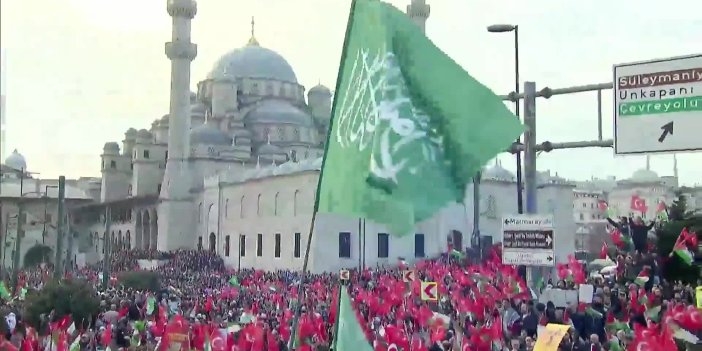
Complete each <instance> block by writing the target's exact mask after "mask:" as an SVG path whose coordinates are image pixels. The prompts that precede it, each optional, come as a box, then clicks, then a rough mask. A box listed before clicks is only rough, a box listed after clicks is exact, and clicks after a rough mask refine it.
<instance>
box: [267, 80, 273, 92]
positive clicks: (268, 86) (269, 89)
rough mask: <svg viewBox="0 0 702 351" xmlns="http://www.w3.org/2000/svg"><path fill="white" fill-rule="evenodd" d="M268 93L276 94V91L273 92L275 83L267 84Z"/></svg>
mask: <svg viewBox="0 0 702 351" xmlns="http://www.w3.org/2000/svg"><path fill="white" fill-rule="evenodd" d="M266 93H267V94H268V95H273V94H274V93H273V83H271V82H268V84H266Z"/></svg>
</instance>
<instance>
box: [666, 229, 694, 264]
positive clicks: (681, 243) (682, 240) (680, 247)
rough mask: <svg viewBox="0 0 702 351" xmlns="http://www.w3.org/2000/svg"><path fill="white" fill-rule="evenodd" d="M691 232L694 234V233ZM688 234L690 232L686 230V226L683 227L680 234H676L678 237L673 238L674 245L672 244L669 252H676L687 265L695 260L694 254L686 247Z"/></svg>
mask: <svg viewBox="0 0 702 351" xmlns="http://www.w3.org/2000/svg"><path fill="white" fill-rule="evenodd" d="M692 234H693V235H695V234H694V233H692ZM689 236H690V233H689V232H688V231H687V228H683V230H682V231H681V232H680V236H678V239H677V240H675V246H673V251H672V252H671V253H670V256H673V254H676V255H677V256H678V257H680V259H681V260H682V261H683V262H685V264H687V265H688V266H690V265H692V262H693V261H694V260H695V255H694V254H693V253H692V251H690V249H689V248H688V247H687V243H688V241H689V239H688V237H689Z"/></svg>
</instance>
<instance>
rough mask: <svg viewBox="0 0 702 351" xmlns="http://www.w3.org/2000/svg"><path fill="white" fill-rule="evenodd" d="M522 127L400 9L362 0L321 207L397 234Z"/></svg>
mask: <svg viewBox="0 0 702 351" xmlns="http://www.w3.org/2000/svg"><path fill="white" fill-rule="evenodd" d="M522 131H523V127H522V126H521V124H520V123H519V121H518V120H517V118H516V117H515V116H514V115H513V114H512V113H511V112H510V111H509V110H508V109H507V108H506V107H505V104H504V103H503V102H502V100H501V99H500V98H499V97H498V96H497V95H495V94H494V93H493V92H492V91H490V90H489V89H488V88H486V87H485V86H484V85H482V84H481V83H480V82H478V81H477V80H475V79H474V78H473V77H471V76H470V75H469V74H468V73H466V72H465V71H464V70H463V69H462V68H461V66H459V65H458V64H457V63H456V62H454V61H453V60H452V59H451V58H450V57H448V56H447V55H446V54H444V53H443V52H442V51H441V50H440V49H439V48H437V47H436V46H435V45H434V44H433V43H432V42H431V41H430V40H429V39H427V37H426V36H425V35H424V33H422V31H421V30H420V29H419V28H418V27H417V26H416V25H415V24H414V23H413V22H412V21H411V20H410V19H409V18H408V17H407V15H405V14H404V13H402V12H401V11H399V10H398V9H396V8H395V7H393V6H392V5H389V4H386V3H384V2H381V1H378V0H354V1H353V4H352V9H351V14H350V16H349V23H348V26H347V29H346V39H345V41H344V48H343V52H342V58H341V65H340V69H339V76H338V78H337V86H336V93H335V98H334V106H333V109H332V120H331V127H330V132H329V136H328V140H327V145H326V148H327V149H326V152H325V157H324V162H323V165H322V172H321V174H320V187H319V189H318V193H317V199H316V200H317V201H316V203H315V204H316V206H317V208H316V209H317V210H318V211H319V212H328V213H339V214H344V215H349V216H354V217H364V218H368V219H371V220H373V221H375V222H377V223H381V224H385V225H387V227H388V229H389V230H390V232H392V233H393V234H394V235H406V234H409V233H411V232H412V228H413V226H414V224H415V223H417V222H420V221H422V220H425V219H427V218H430V217H431V216H433V215H434V214H435V213H436V212H437V211H438V210H439V209H441V208H443V207H445V206H446V205H447V204H449V203H451V202H453V201H459V202H462V201H463V197H464V194H465V187H466V184H467V183H468V182H469V181H470V180H471V179H472V177H473V176H474V175H475V174H476V173H477V172H478V171H479V170H480V168H481V167H482V166H483V165H484V164H485V163H487V162H488V161H489V160H490V159H492V158H494V157H495V156H496V155H497V154H498V153H500V152H502V151H504V150H506V149H507V147H508V146H509V145H510V144H511V143H512V142H513V141H514V140H515V139H516V138H517V136H519V134H520V133H521V132H522Z"/></svg>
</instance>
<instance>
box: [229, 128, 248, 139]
mask: <svg viewBox="0 0 702 351" xmlns="http://www.w3.org/2000/svg"><path fill="white" fill-rule="evenodd" d="M232 136H234V137H242V138H251V137H252V136H253V134H252V133H251V131H250V130H248V129H234V131H233V132H232Z"/></svg>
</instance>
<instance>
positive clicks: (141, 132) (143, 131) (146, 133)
mask: <svg viewBox="0 0 702 351" xmlns="http://www.w3.org/2000/svg"><path fill="white" fill-rule="evenodd" d="M137 137H138V138H143V139H151V138H152V137H153V135H152V134H151V132H149V131H148V130H146V129H140V130H139V131H138V132H137Z"/></svg>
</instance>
